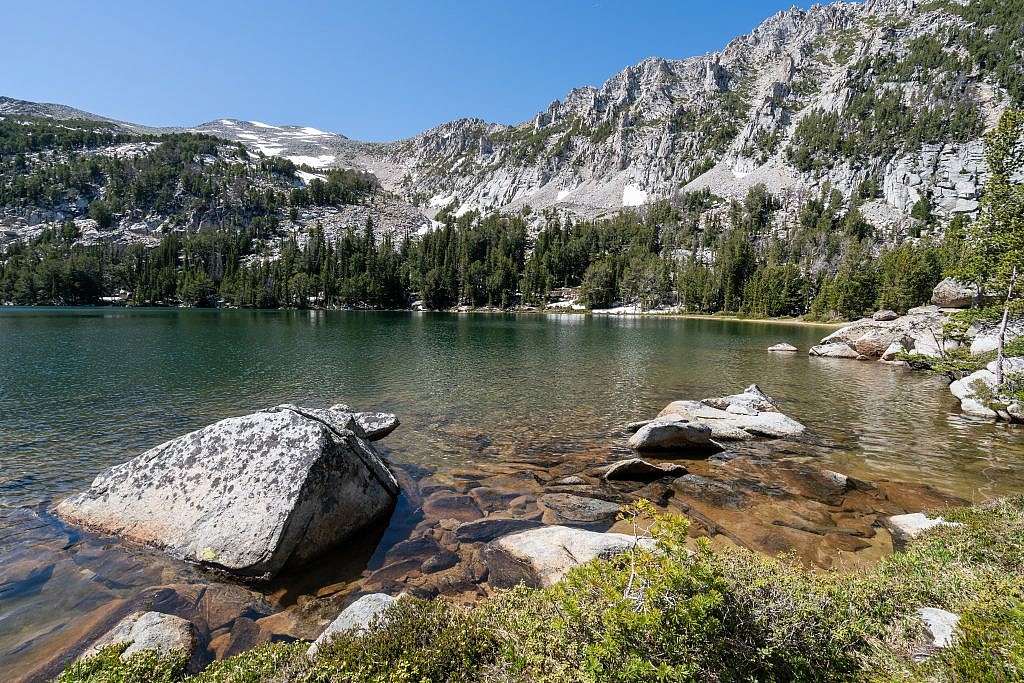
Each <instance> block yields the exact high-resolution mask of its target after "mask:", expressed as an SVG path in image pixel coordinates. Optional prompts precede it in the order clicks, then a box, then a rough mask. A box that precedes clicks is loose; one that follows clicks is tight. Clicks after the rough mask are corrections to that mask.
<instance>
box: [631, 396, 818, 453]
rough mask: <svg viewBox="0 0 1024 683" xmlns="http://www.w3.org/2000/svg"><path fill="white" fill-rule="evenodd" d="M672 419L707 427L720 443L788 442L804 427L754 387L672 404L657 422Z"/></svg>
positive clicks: (798, 434) (660, 415) (666, 407)
mask: <svg viewBox="0 0 1024 683" xmlns="http://www.w3.org/2000/svg"><path fill="white" fill-rule="evenodd" d="M673 417H674V418H676V419H682V420H687V421H689V422H691V423H694V424H700V425H704V426H707V427H709V428H710V429H711V438H712V439H718V440H723V441H743V440H747V439H753V438H755V437H765V438H792V437H797V436H800V435H801V434H803V433H804V432H805V431H807V428H806V427H805V426H804V425H802V424H800V423H799V422H797V421H796V420H794V419H793V418H791V417H789V416H787V415H784V414H783V413H781V412H780V411H779V408H778V405H777V404H776V402H775V400H774V399H772V398H770V397H769V396H768V395H767V394H765V393H764V392H763V391H761V389H760V388H758V386H757V385H756V384H752V385H750V386H749V387H748V388H747V389H746V391H744V392H743V393H740V394H733V395H732V396H723V397H720V398H705V399H702V400H700V401H673V402H672V403H669V404H668V405H667V406H665V408H664V409H663V410H662V411H661V413H659V415H658V419H659V420H661V419H671V418H673ZM637 433H638V434H639V432H637ZM712 443H714V442H712Z"/></svg>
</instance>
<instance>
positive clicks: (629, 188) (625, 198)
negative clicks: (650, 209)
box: [622, 185, 647, 206]
mask: <svg viewBox="0 0 1024 683" xmlns="http://www.w3.org/2000/svg"><path fill="white" fill-rule="evenodd" d="M646 203H647V193H646V192H644V191H643V190H641V189H640V187H639V186H637V185H626V186H625V187H624V188H622V205H623V206H642V205H643V204H646Z"/></svg>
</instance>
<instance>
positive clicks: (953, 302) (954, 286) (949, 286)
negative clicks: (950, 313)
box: [932, 277, 978, 308]
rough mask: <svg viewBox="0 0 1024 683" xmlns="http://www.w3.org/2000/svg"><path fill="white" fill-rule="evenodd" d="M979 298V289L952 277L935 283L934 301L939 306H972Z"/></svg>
mask: <svg viewBox="0 0 1024 683" xmlns="http://www.w3.org/2000/svg"><path fill="white" fill-rule="evenodd" d="M977 298H978V290H977V289H975V288H974V287H971V286H970V285H964V284H961V283H959V282H957V281H956V280H954V279H953V278H951V277H947V278H946V279H945V280H943V281H942V282H940V283H939V284H937V285H935V289H934V290H933V291H932V303H933V304H935V305H936V306H938V307H939V308H970V307H971V306H973V305H974V301H975V299H977Z"/></svg>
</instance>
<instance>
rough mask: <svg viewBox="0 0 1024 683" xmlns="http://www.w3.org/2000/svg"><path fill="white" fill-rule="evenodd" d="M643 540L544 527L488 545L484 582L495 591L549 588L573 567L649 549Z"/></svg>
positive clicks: (648, 540)
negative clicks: (641, 548) (518, 587)
mask: <svg viewBox="0 0 1024 683" xmlns="http://www.w3.org/2000/svg"><path fill="white" fill-rule="evenodd" d="M653 544H654V542H653V541H652V540H651V539H647V538H636V537H634V536H628V535H626V534H609V533H598V532H595V531H586V530H584V529H571V528H569V527H564V526H545V527H541V528H539V529H531V530H529V531H523V532H520V533H517V534H512V535H510V536H503V537H501V538H499V539H497V540H495V541H492V542H491V543H489V544H488V545H487V546H486V547H485V548H484V550H483V557H484V561H485V562H486V563H487V569H488V582H489V583H490V584H491V585H492V586H495V587H497V588H509V587H512V586H516V585H518V584H520V583H525V584H526V585H528V586H532V587H535V588H536V587H547V586H552V585H554V584H556V583H558V582H559V581H561V580H562V579H563V578H565V575H566V574H568V573H569V571H570V570H571V569H573V568H574V567H578V566H580V565H581V564H585V563H587V562H589V561H591V560H594V559H597V558H603V559H609V558H612V557H614V556H616V555H619V554H621V553H623V552H625V551H626V550H628V549H630V548H632V547H634V546H636V545H640V546H642V547H647V548H649V547H652V546H653Z"/></svg>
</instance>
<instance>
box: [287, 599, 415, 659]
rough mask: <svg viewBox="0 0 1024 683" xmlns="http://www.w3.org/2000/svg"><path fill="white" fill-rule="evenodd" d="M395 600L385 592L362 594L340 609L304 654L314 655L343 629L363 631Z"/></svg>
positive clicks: (395, 600) (343, 630)
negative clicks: (339, 612)
mask: <svg viewBox="0 0 1024 683" xmlns="http://www.w3.org/2000/svg"><path fill="white" fill-rule="evenodd" d="M396 602H398V598H393V597H391V596H390V595H387V594H386V593H371V594H369V595H364V596H363V597H361V598H359V599H358V600H356V601H355V602H353V603H352V604H351V605H349V606H348V607H346V608H345V609H344V610H342V612H341V614H339V615H338V617H337V618H336V619H335V620H334V621H332V622H331V623H330V625H329V626H328V627H327V628H326V629H325V630H324V632H323V633H321V634H320V637H318V638H317V639H316V640H315V641H314V642H313V644H312V645H310V646H309V649H308V650H306V656H307V657H315V656H316V653H317V651H318V650H319V649H320V648H321V647H323V646H324V645H325V644H326V643H329V642H330V641H331V639H332V638H333V637H334V636H336V635H337V634H339V633H343V632H345V631H351V632H353V633H356V634H359V633H365V632H366V629H368V628H369V627H370V624H372V623H373V620H374V619H375V618H376V617H377V615H379V614H383V613H384V612H386V611H387V610H388V609H389V608H390V607H391V606H392V605H394V604H395V603H396Z"/></svg>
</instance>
